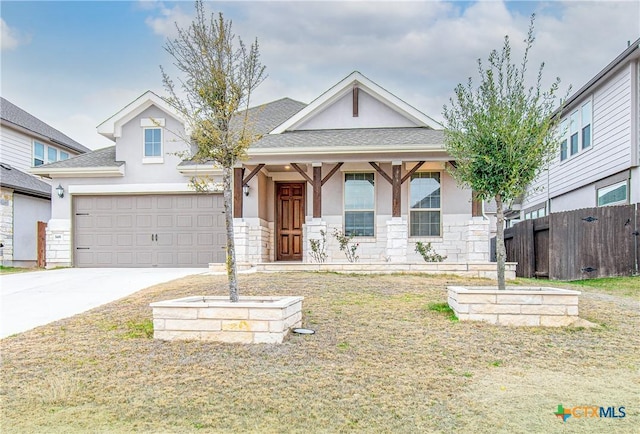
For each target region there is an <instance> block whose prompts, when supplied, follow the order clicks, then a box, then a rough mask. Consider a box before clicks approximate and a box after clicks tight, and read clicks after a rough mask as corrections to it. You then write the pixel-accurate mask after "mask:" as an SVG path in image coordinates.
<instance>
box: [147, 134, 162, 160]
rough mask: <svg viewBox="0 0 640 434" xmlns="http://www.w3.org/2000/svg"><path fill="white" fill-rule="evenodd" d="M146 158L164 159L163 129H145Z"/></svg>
mask: <svg viewBox="0 0 640 434" xmlns="http://www.w3.org/2000/svg"><path fill="white" fill-rule="evenodd" d="M144 156H145V157H162V128H145V129H144Z"/></svg>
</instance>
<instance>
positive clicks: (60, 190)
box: [56, 184, 64, 199]
mask: <svg viewBox="0 0 640 434" xmlns="http://www.w3.org/2000/svg"><path fill="white" fill-rule="evenodd" d="M56 193H58V197H59V198H60V199H62V198H63V197H64V187H63V186H62V185H60V184H58V186H57V187H56Z"/></svg>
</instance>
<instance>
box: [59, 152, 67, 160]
mask: <svg viewBox="0 0 640 434" xmlns="http://www.w3.org/2000/svg"><path fill="white" fill-rule="evenodd" d="M68 159H69V154H67V153H66V152H64V151H60V161H62V160H68Z"/></svg>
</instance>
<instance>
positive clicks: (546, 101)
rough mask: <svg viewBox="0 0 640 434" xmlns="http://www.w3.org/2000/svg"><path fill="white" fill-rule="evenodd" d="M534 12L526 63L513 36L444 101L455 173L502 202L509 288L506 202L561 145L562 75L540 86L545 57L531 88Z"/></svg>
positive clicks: (501, 278) (501, 252)
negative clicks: (517, 58)
mask: <svg viewBox="0 0 640 434" xmlns="http://www.w3.org/2000/svg"><path fill="white" fill-rule="evenodd" d="M534 18H535V17H534V16H532V17H531V24H530V26H529V32H528V34H527V39H526V40H525V42H526V49H525V52H524V57H523V60H522V63H521V64H520V65H519V66H518V65H515V64H512V63H511V46H510V44H509V37H508V36H506V37H505V39H504V46H503V48H502V52H498V51H496V50H493V51H492V52H491V54H490V55H489V66H488V67H487V68H486V69H485V68H484V66H483V64H482V61H481V60H480V59H478V72H479V74H480V85H479V86H478V87H477V88H474V87H473V84H472V80H471V78H469V81H468V83H467V85H466V86H463V85H462V84H459V85H458V86H457V87H456V89H455V99H453V98H452V99H451V107H447V106H446V105H445V107H444V112H443V115H444V118H445V121H446V124H445V147H446V149H447V151H448V152H449V154H450V155H451V156H452V157H453V158H454V159H455V161H456V168H455V169H454V170H452V175H453V176H454V178H456V179H457V180H458V182H460V183H462V184H463V185H466V186H468V187H470V188H472V189H473V191H474V192H475V194H476V198H477V199H481V200H485V199H490V198H493V199H494V200H495V201H496V205H497V212H496V214H497V220H498V221H497V236H496V256H497V261H498V263H497V272H498V288H499V289H505V275H504V273H505V261H506V251H505V246H504V206H505V204H507V205H508V204H509V203H511V202H512V201H513V199H515V198H517V197H519V196H521V195H523V194H524V193H525V190H526V188H527V185H528V184H529V183H530V182H531V181H532V180H533V179H534V178H535V176H536V175H537V173H538V172H539V170H540V169H541V168H543V167H544V166H545V165H546V164H547V163H548V162H550V161H551V159H552V158H553V156H555V155H556V153H557V150H558V145H559V140H558V134H557V132H558V131H557V124H558V121H559V119H560V115H559V114H558V115H557V116H554V105H555V103H556V100H557V98H556V92H557V90H558V86H559V84H560V79H559V78H557V79H556V81H555V82H554V83H553V84H552V85H551V87H550V89H549V90H547V91H545V92H542V91H541V90H540V87H541V81H542V70H543V69H544V63H543V64H541V65H540V68H539V70H538V78H537V82H536V84H535V85H534V86H531V87H529V88H527V86H526V85H525V73H526V71H527V60H528V55H529V50H530V49H531V47H532V45H533V42H534V40H535V38H534V36H533V22H534Z"/></svg>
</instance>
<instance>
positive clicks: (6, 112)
mask: <svg viewBox="0 0 640 434" xmlns="http://www.w3.org/2000/svg"><path fill="white" fill-rule="evenodd" d="M0 118H2V120H4V121H7V122H10V123H12V124H14V125H17V126H19V127H22V128H24V129H27V130H29V131H33V132H34V133H36V134H39V135H41V136H44V137H47V138H49V139H50V140H51V141H52V142H54V143H57V144H59V145H61V146H64V147H66V148H69V149H72V150H74V151H77V152H80V153H84V152H89V151H90V149H89V148H87V147H86V146H83V145H81V144H80V143H78V142H76V141H75V140H73V139H72V138H70V137H68V136H66V135H65V134H63V133H61V132H60V131H58V130H56V129H55V128H53V127H52V126H50V125H48V124H46V123H44V122H42V121H41V120H40V119H38V118H36V117H35V116H33V115H30V114H29V113H27V112H26V111H24V110H22V109H21V108H20V107H18V106H16V105H15V104H12V103H10V102H9V101H7V100H6V99H4V98H2V97H0Z"/></svg>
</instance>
